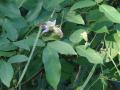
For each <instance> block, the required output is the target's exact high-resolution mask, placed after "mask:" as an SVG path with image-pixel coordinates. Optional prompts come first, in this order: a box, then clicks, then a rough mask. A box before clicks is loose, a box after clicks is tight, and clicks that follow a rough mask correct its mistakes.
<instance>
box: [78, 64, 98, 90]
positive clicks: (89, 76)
mask: <svg viewBox="0 0 120 90" xmlns="http://www.w3.org/2000/svg"><path fill="white" fill-rule="evenodd" d="M96 66H97V65H96V64H95V65H94V66H93V68H92V69H91V71H90V73H89V75H88V77H87V79H86V80H85V82H84V84H83V85H82V86H81V87H80V90H84V88H85V87H86V85H87V84H88V82H89V80H90V78H91V77H92V75H93V73H94V71H95V69H96Z"/></svg>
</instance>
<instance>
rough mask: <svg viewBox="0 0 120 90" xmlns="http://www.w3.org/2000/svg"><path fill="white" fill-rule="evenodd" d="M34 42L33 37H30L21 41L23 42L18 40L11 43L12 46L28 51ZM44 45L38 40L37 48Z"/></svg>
mask: <svg viewBox="0 0 120 90" xmlns="http://www.w3.org/2000/svg"><path fill="white" fill-rule="evenodd" d="M34 41H35V38H33V37H30V38H27V39H23V40H20V41H17V42H13V44H14V45H15V46H17V47H19V48H22V49H25V50H28V51H29V50H30V47H32V46H33V43H34ZM44 45H45V44H44V42H43V41H42V40H40V39H39V40H38V43H37V46H41V47H43V46H44Z"/></svg>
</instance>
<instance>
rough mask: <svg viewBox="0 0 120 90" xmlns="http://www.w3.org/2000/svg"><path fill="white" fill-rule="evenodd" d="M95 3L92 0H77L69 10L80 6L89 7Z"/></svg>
mask: <svg viewBox="0 0 120 90" xmlns="http://www.w3.org/2000/svg"><path fill="white" fill-rule="evenodd" d="M94 5H96V2H94V1H92V0H81V1H79V2H76V3H75V4H74V5H73V6H72V7H71V10H75V9H81V8H85V7H91V6H94Z"/></svg>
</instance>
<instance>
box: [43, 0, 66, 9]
mask: <svg viewBox="0 0 120 90" xmlns="http://www.w3.org/2000/svg"><path fill="white" fill-rule="evenodd" d="M64 1H65V0H45V1H44V8H45V9H47V10H54V9H56V8H57V7H58V6H59V5H60V3H62V2H64Z"/></svg>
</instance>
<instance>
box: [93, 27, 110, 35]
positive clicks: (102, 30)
mask: <svg viewBox="0 0 120 90" xmlns="http://www.w3.org/2000/svg"><path fill="white" fill-rule="evenodd" d="M95 32H96V33H109V32H108V29H107V27H106V26H104V27H102V28H100V29H98V30H95Z"/></svg>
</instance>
